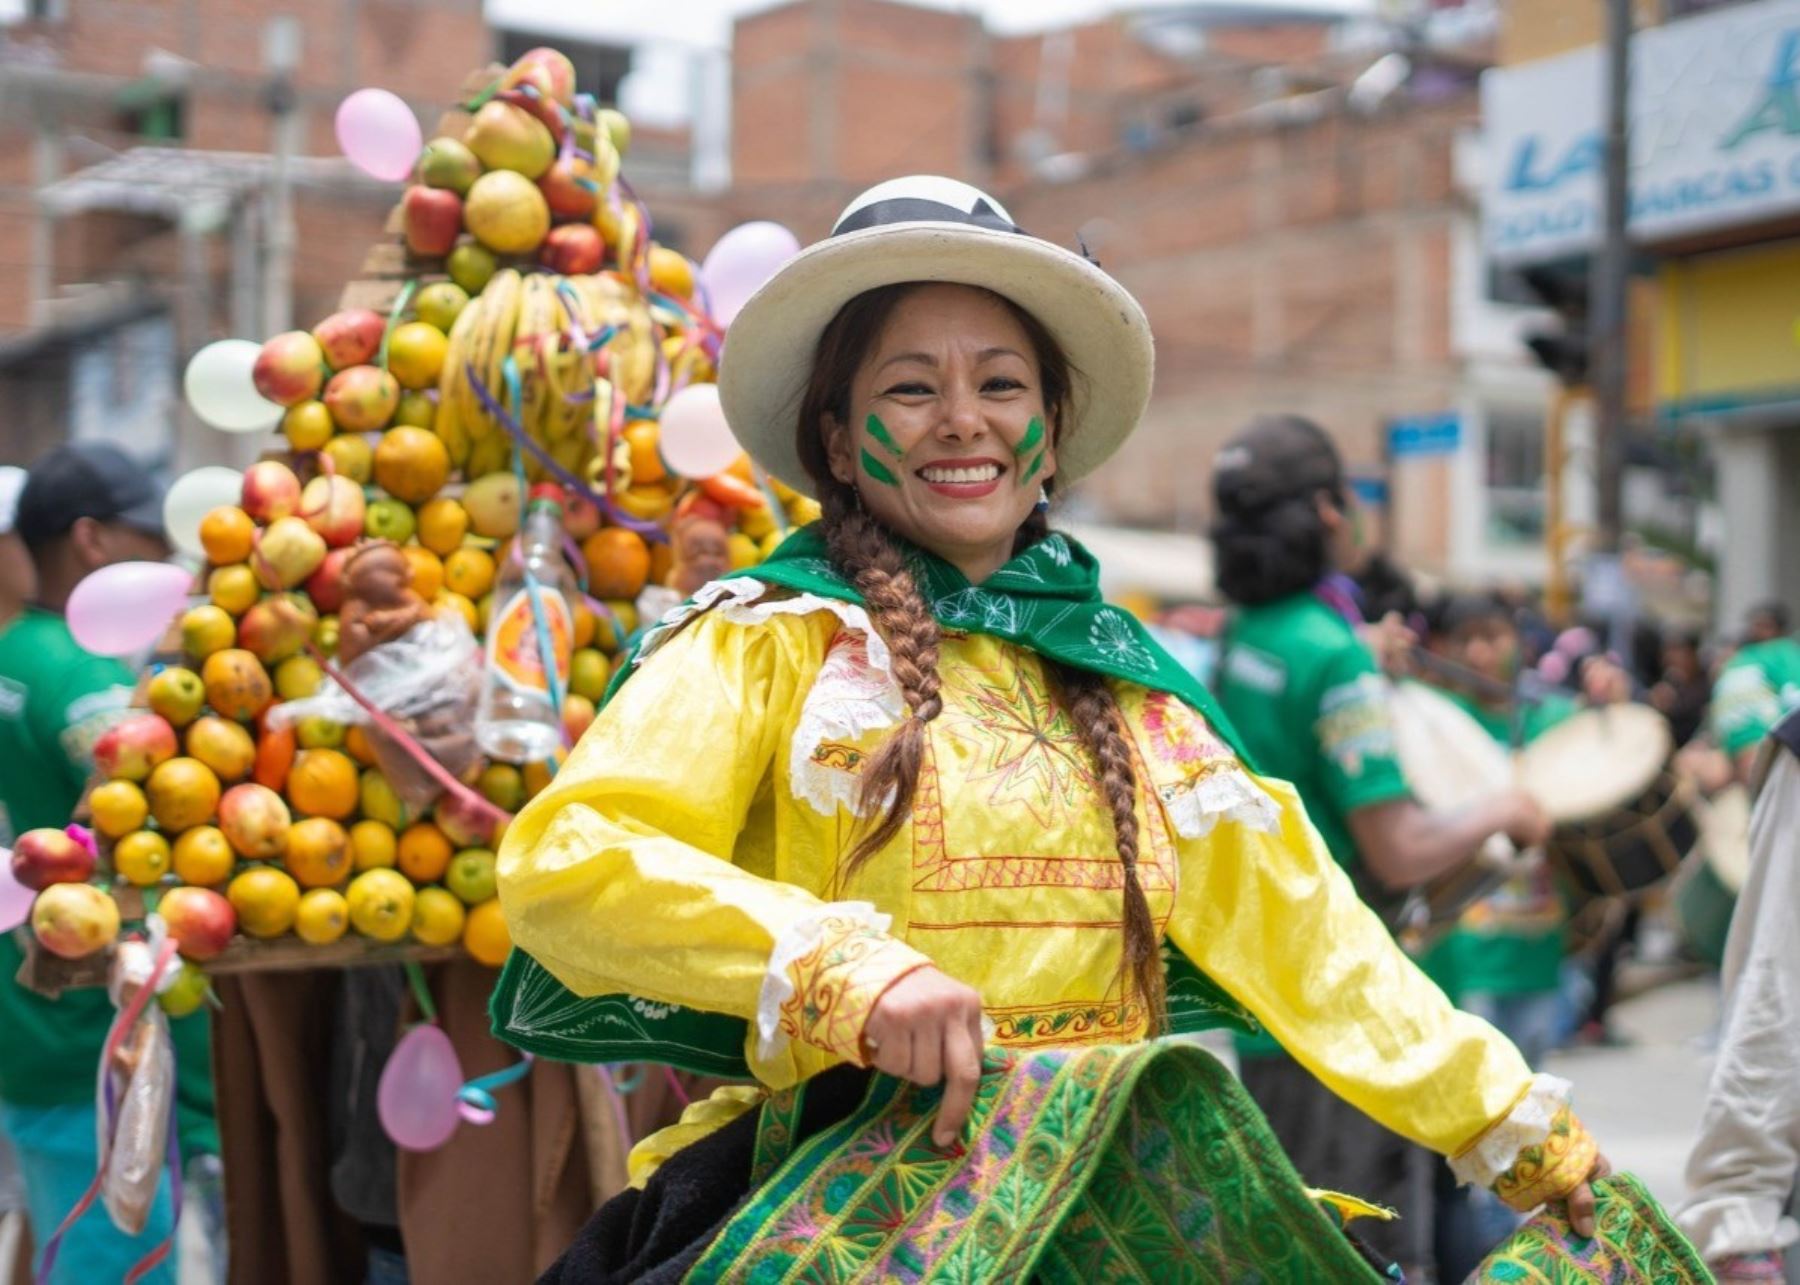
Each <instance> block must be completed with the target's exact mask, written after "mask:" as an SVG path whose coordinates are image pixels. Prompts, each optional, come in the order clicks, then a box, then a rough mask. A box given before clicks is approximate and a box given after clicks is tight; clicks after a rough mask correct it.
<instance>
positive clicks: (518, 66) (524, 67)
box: [500, 45, 575, 107]
mask: <svg viewBox="0 0 1800 1285" xmlns="http://www.w3.org/2000/svg"><path fill="white" fill-rule="evenodd" d="M521 85H531V86H533V87H535V88H536V89H537V91H538V92H539V93H540V94H541V95H543V96H544V97H546V98H548V99H550V100H551V101H553V102H557V103H561V104H562V105H563V106H564V107H573V106H574V105H575V64H574V63H572V62H570V61H569V56H568V55H567V54H565V53H564V52H563V51H562V50H560V49H552V48H551V47H550V46H548V45H539V46H538V47H537V48H536V49H527V50H526V51H525V52H524V53H522V54H520V55H519V56H518V58H517V59H516V60H515V61H514V63H513V65H512V66H511V67H508V68H507V69H506V74H505V75H504V76H502V77H501V78H500V86H501V88H503V89H517V88H518V87H519V86H521Z"/></svg>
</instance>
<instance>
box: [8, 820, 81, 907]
mask: <svg viewBox="0 0 1800 1285" xmlns="http://www.w3.org/2000/svg"><path fill="white" fill-rule="evenodd" d="M93 873H94V854H93V853H92V852H90V851H89V850H88V848H87V845H86V844H83V843H80V842H78V841H77V840H75V839H72V838H70V837H69V835H68V834H67V833H65V832H64V831H62V830H52V829H49V828H48V827H46V828H44V829H42V830H27V831H26V832H25V833H24V834H22V835H20V836H19V838H18V840H17V842H15V843H14V844H13V850H12V876H13V878H14V879H17V880H18V881H19V882H20V883H22V884H23V885H25V887H27V888H30V889H31V890H32V891H33V892H42V891H43V890H44V889H45V888H48V887H49V886H50V885H51V884H55V883H86V882H87V880H88V877H89V876H90V875H92V874H93Z"/></svg>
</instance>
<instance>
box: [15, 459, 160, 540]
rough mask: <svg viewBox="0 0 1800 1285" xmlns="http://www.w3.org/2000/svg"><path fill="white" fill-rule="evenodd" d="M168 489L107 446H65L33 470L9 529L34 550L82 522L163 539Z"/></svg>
mask: <svg viewBox="0 0 1800 1285" xmlns="http://www.w3.org/2000/svg"><path fill="white" fill-rule="evenodd" d="M165 489H166V487H165V486H164V485H163V483H162V482H161V481H160V480H159V479H158V478H157V477H156V475H155V474H153V473H152V472H151V471H150V470H149V469H148V468H146V467H145V466H144V465H142V464H140V463H139V462H138V461H136V460H134V459H132V458H131V456H129V455H127V454H126V453H125V452H124V451H122V450H120V449H119V448H118V447H116V446H113V445H110V444H109V443H106V442H69V443H67V444H65V445H62V446H58V447H56V448H55V449H53V450H51V451H50V452H49V453H48V454H46V455H44V456H42V457H41V458H40V459H39V460H38V461H37V462H36V463H35V464H33V465H32V466H31V471H30V474H29V476H27V478H26V480H25V489H24V490H23V491H21V492H20V493H19V509H18V513H17V514H16V515H15V516H14V518H13V529H14V530H16V531H17V532H18V533H19V536H20V538H22V539H23V540H24V541H25V543H26V544H27V545H30V546H31V547H33V548H36V547H38V546H40V545H44V544H48V543H49V542H50V541H51V540H54V539H56V538H57V537H58V536H60V535H66V534H67V533H68V531H69V530H70V528H72V527H73V526H74V525H75V523H76V521H77V520H78V519H80V518H93V519H95V520H96V521H99V522H117V523H119V524H120V525H121V526H128V527H133V528H135V529H137V530H139V531H145V532H148V533H150V534H151V535H161V534H163V515H162V508H163V492H164V491H165Z"/></svg>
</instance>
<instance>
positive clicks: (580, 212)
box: [538, 156, 600, 221]
mask: <svg viewBox="0 0 1800 1285" xmlns="http://www.w3.org/2000/svg"><path fill="white" fill-rule="evenodd" d="M538 188H539V189H540V190H541V191H542V192H543V193H544V200H546V201H547V202H549V204H550V213H551V214H553V215H555V216H556V217H557V218H559V219H581V220H584V221H585V220H587V219H591V218H593V217H594V210H595V209H596V208H597V207H598V206H599V204H600V190H599V187H598V185H597V184H596V182H595V178H594V167H593V165H592V164H591V163H589V162H588V161H585V160H583V159H582V158H581V157H579V156H569V157H565V158H563V159H560V160H557V161H554V162H552V163H551V166H550V168H549V169H548V170H547V171H545V173H544V177H543V178H541V179H539V180H538Z"/></svg>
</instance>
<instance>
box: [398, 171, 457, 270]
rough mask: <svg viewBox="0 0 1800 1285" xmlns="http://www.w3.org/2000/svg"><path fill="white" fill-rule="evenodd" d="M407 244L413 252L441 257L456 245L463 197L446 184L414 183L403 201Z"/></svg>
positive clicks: (403, 220)
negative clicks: (421, 184) (425, 185)
mask: <svg viewBox="0 0 1800 1285" xmlns="http://www.w3.org/2000/svg"><path fill="white" fill-rule="evenodd" d="M400 211H401V219H402V222H403V224H404V226H405V229H406V248H407V249H408V250H411V251H412V252H413V253H414V254H418V255H424V256H427V257H429V258H433V259H436V258H441V257H442V256H444V255H446V254H449V253H450V251H451V250H453V249H455V248H456V238H457V237H458V236H459V235H461V233H462V197H460V196H458V195H457V194H456V193H455V192H452V191H451V190H450V189H449V188H444V187H424V186H420V185H416V184H415V185H414V186H412V187H409V188H407V189H406V195H405V197H403V198H402V199H401V202H400Z"/></svg>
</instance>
